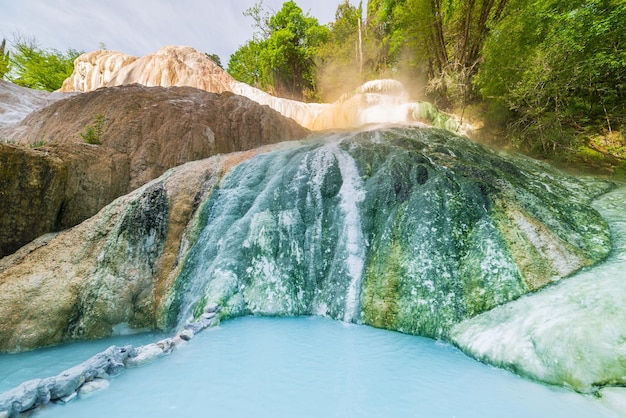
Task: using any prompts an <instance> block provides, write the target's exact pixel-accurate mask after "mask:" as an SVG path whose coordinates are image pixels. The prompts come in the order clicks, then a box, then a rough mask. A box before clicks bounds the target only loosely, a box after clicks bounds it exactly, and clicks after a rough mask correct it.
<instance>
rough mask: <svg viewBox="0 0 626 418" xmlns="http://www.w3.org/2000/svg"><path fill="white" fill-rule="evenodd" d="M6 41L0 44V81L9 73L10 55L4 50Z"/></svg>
mask: <svg viewBox="0 0 626 418" xmlns="http://www.w3.org/2000/svg"><path fill="white" fill-rule="evenodd" d="M6 46H7V40H6V39H3V40H2V43H1V44H0V79H2V78H4V75H5V74H6V73H8V72H9V68H10V65H9V64H10V62H11V61H10V55H9V51H8V50H7V49H6Z"/></svg>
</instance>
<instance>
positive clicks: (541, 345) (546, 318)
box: [451, 188, 626, 403]
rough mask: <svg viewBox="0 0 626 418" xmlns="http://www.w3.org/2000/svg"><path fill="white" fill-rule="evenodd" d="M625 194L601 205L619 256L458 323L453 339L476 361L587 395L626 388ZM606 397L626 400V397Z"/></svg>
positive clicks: (620, 191) (624, 191) (613, 195)
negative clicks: (597, 391) (606, 387)
mask: <svg viewBox="0 0 626 418" xmlns="http://www.w3.org/2000/svg"><path fill="white" fill-rule="evenodd" d="M624 199H626V189H624V188H622V189H618V190H616V191H614V192H611V193H609V194H607V195H604V196H602V197H601V198H599V199H598V200H597V201H596V203H595V204H594V206H596V208H597V209H598V210H599V211H600V212H601V213H602V215H603V217H604V218H605V219H607V221H608V222H609V223H610V226H611V231H612V234H613V241H614V242H613V246H614V249H613V253H612V255H611V256H609V258H608V259H607V260H606V261H605V262H604V263H603V264H602V265H599V266H597V267H595V268H593V269H591V270H587V271H584V270H583V271H581V272H580V273H579V274H577V275H575V276H573V277H571V278H568V279H567V280H564V281H562V282H559V283H558V284H555V285H554V286H551V287H549V288H547V289H545V290H542V291H541V292H537V293H531V294H528V295H526V296H524V297H522V298H520V299H518V300H516V301H514V302H511V303H508V304H506V305H502V306H499V307H497V308H495V309H492V310H490V311H488V312H485V313H483V314H481V315H478V316H476V317H474V318H471V319H469V320H467V321H465V322H462V323H460V324H458V325H456V326H455V327H454V328H453V329H452V332H451V337H452V340H453V341H454V342H455V343H456V344H457V345H458V346H459V347H461V348H462V349H463V350H464V351H465V352H466V353H468V354H470V355H471V356H472V357H475V358H477V359H480V360H482V361H484V362H487V363H490V364H493V365H496V366H500V367H504V368H509V369H512V370H515V371H516V372H518V373H520V374H523V375H526V376H530V377H532V378H533V379H537V380H540V381H543V382H548V383H552V384H556V385H564V386H569V387H572V388H574V389H575V390H577V391H580V392H594V391H595V390H596V389H597V388H598V387H601V386H605V385H606V386H610V385H615V386H625V385H626V361H625V359H626V321H624V318H626V305H625V304H624V300H626V239H624V237H625V236H626V222H624V215H623V202H624ZM609 392H610V391H607V392H606V398H607V399H608V398H609V397H610V398H611V402H614V403H617V402H625V401H624V391H623V390H621V391H618V392H619V394H620V396H617V392H616V393H613V392H611V393H609Z"/></svg>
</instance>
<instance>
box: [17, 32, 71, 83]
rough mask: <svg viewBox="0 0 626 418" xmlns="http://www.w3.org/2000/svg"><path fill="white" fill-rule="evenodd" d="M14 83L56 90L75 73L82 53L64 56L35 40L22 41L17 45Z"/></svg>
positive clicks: (20, 39) (69, 53) (18, 41)
mask: <svg viewBox="0 0 626 418" xmlns="http://www.w3.org/2000/svg"><path fill="white" fill-rule="evenodd" d="M13 50H14V52H13V54H12V55H11V72H10V73H9V74H7V76H8V78H9V80H10V81H12V82H13V83H15V84H18V85H20V86H24V87H29V88H32V89H38V90H48V91H54V90H58V89H59V88H61V86H62V84H63V81H64V80H65V79H66V78H67V77H69V76H70V75H71V74H72V71H73V70H74V60H75V59H76V58H77V57H78V56H79V55H80V54H81V52H79V51H76V50H73V49H69V50H68V51H67V52H66V53H61V52H59V51H57V50H55V49H48V50H44V49H42V48H41V47H40V46H39V45H38V44H37V41H36V40H34V39H24V38H18V39H17V40H16V41H15V42H14V45H13Z"/></svg>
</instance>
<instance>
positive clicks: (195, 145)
mask: <svg viewBox="0 0 626 418" xmlns="http://www.w3.org/2000/svg"><path fill="white" fill-rule="evenodd" d="M98 115H102V116H103V117H104V126H103V131H102V135H101V137H100V138H98V140H99V141H100V142H101V145H90V144H87V143H85V140H84V139H83V138H82V137H81V133H84V132H85V130H86V128H87V127H88V126H93V124H94V123H95V122H94V120H95V119H96V118H97V116H98ZM305 135H308V131H306V130H305V129H303V128H301V127H300V126H299V125H297V124H296V123H295V122H293V121H290V120H288V119H286V118H283V117H282V116H280V115H279V114H278V113H276V112H274V111H273V110H271V109H269V108H267V107H263V106H259V105H258V104H257V103H255V102H253V101H251V100H248V99H246V98H244V97H241V96H236V95H233V94H232V93H224V94H221V95H219V94H214V93H208V92H206V91H203V90H198V89H194V88H189V87H181V88H179V87H173V88H163V87H151V88H148V87H144V86H140V85H130V86H121V87H112V88H107V89H101V90H98V91H94V92H90V93H85V94H79V95H74V96H72V97H69V98H67V99H64V100H61V101H58V102H55V103H54V104H52V105H51V106H49V107H47V108H44V109H41V110H39V111H36V112H34V113H32V114H30V115H29V116H28V117H27V118H26V119H25V120H23V121H22V122H21V123H20V124H18V125H16V126H11V127H7V128H5V129H4V130H2V131H1V132H0V137H3V138H7V139H8V140H10V141H14V142H17V143H19V144H22V145H30V146H34V145H39V144H41V143H44V144H46V146H45V147H42V148H40V149H39V150H37V151H30V150H25V149H23V148H21V149H18V148H16V147H8V146H4V147H0V162H2V164H1V165H0V170H1V172H0V193H2V194H3V196H6V197H7V198H6V199H5V198H3V199H2V201H1V202H0V206H1V207H2V209H3V213H5V214H7V215H6V216H2V217H0V257H2V256H4V255H6V254H10V253H12V252H13V251H15V250H16V249H17V248H19V247H20V246H21V245H24V244H26V243H27V242H29V241H30V240H32V239H34V238H36V237H38V236H39V235H41V234H43V233H46V232H51V231H57V230H60V229H65V228H69V227H71V226H74V225H76V224H78V223H80V222H82V221H83V220H85V219H87V218H88V217H90V216H92V215H94V214H95V213H96V212H98V210H100V209H101V208H102V207H104V206H105V205H106V204H108V203H109V202H111V201H112V200H113V199H115V198H116V197H118V196H121V195H123V194H126V193H128V192H130V191H131V190H134V189H136V188H137V187H139V186H141V185H143V184H145V183H146V182H148V181H150V180H152V179H154V178H156V177H158V176H160V175H161V174H163V172H165V170H167V169H169V168H171V167H175V166H177V165H180V164H183V163H185V162H187V161H193V160H199V159H202V158H206V157H209V156H211V155H215V154H218V153H226V152H233V151H239V150H246V149H251V148H256V147H258V146H260V145H263V144H268V143H275V142H279V141H283V140H288V139H297V138H302V137H303V136H305ZM37 196H40V197H41V199H40V200H41V202H39V200H37V199H39V198H38V197H37ZM30 201H32V202H33V203H32V204H31V203H29V202H30Z"/></svg>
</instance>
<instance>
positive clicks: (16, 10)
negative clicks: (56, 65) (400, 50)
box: [0, 0, 354, 66]
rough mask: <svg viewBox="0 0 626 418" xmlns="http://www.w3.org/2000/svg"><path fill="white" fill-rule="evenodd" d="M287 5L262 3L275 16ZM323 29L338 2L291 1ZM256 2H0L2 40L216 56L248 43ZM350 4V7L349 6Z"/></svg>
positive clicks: (224, 56) (133, 52)
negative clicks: (180, 49)
mask: <svg viewBox="0 0 626 418" xmlns="http://www.w3.org/2000/svg"><path fill="white" fill-rule="evenodd" d="M285 1H286V0H264V1H263V4H264V5H266V6H268V7H270V8H271V9H273V10H274V11H278V10H279V9H280V7H281V5H282V4H283V3H284V2H285ZM295 1H296V3H297V4H298V5H299V6H300V7H301V8H302V10H303V11H304V12H308V13H309V14H310V15H311V16H313V17H315V18H317V19H318V20H319V22H320V23H321V24H326V23H328V22H330V21H332V20H333V19H334V15H335V10H336V9H337V5H338V4H339V3H340V2H341V0H295ZM255 3H258V0H0V37H3V38H6V39H7V40H8V41H11V40H13V39H14V34H16V33H19V34H21V35H23V36H26V37H29V38H32V37H34V38H35V39H36V40H37V41H38V43H39V45H40V46H41V47H42V48H45V49H48V48H54V49H57V50H59V51H63V52H65V51H67V50H68V49H69V48H73V49H77V50H81V51H86V52H89V51H94V50H96V49H100V45H101V44H104V45H105V46H106V49H109V50H114V51H121V52H125V53H127V54H130V55H135V56H143V55H147V54H150V53H152V52H155V51H156V50H158V49H160V48H161V47H164V46H167V45H186V46H191V47H194V48H196V49H197V50H199V51H202V52H208V53H214V54H217V55H219V56H220V58H221V60H222V63H223V64H224V66H226V65H227V63H228V59H229V57H230V54H232V53H233V52H235V51H236V50H237V48H238V47H239V46H240V45H242V44H244V43H245V42H246V41H247V40H249V39H251V38H252V32H253V29H252V23H253V21H252V19H251V18H250V17H247V16H243V14H242V13H243V12H244V11H245V10H246V9H247V8H249V7H251V6H253V5H254V4H255ZM353 4H354V2H353Z"/></svg>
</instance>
